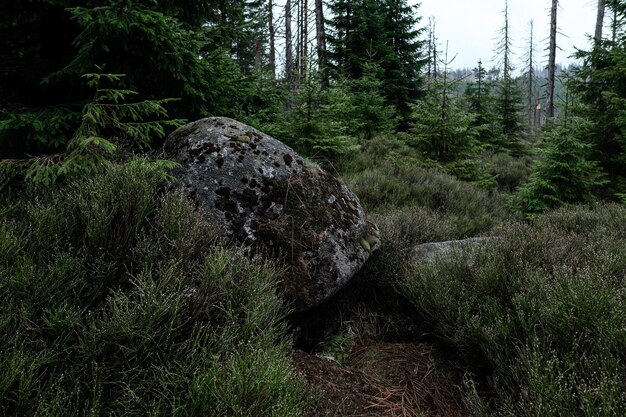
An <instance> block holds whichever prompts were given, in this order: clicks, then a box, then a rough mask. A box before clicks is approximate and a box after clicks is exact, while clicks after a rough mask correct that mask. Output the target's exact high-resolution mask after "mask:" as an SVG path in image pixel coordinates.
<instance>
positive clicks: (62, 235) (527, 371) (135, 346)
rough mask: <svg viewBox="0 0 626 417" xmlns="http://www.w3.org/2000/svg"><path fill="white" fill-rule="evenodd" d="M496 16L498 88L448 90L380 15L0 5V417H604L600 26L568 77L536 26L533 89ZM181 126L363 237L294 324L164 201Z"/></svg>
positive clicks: (607, 24)
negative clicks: (272, 142)
mask: <svg viewBox="0 0 626 417" xmlns="http://www.w3.org/2000/svg"><path fill="white" fill-rule="evenodd" d="M502 5H503V13H502V30H501V31H500V32H499V35H498V41H497V43H496V45H494V46H495V50H496V53H497V55H498V62H499V64H498V65H497V66H496V67H494V68H488V67H486V66H485V65H484V64H483V63H482V62H477V63H476V66H475V68H472V69H466V70H459V69H454V68H453V67H454V57H453V56H450V54H449V53H448V48H447V45H445V44H444V43H443V42H442V41H441V39H444V38H445V34H439V33H436V24H435V22H434V20H433V19H427V20H425V19H424V18H423V17H422V16H421V15H420V8H419V6H411V5H409V3H408V1H407V0H329V1H326V2H324V1H322V0H315V1H314V2H313V3H309V2H308V0H286V1H285V2H284V3H283V4H275V3H274V0H219V1H206V0H80V1H79V0H29V1H25V0H4V1H2V2H0V158H1V160H0V214H1V216H0V414H2V415H20V416H21V415H29V416H30V415H41V416H50V415H54V416H66V415H67V416H85V415H94V416H95V415H120V416H127V415H137V416H146V415H154V416H160V415H173V416H174V415H175V416H190V415H203V416H205V415H215V416H230V415H233V416H250V417H252V416H255V417H256V416H281V417H282V416H297V415H311V416H313V415H315V416H318V415H410V416H430V415H433V416H435V415H437V416H439V415H450V416H456V415H458V416H461V415H478V416H482V415H494V416H501V415H506V416H511V415H520V416H573V415H581V416H583V415H584V416H617V415H626V380H625V379H624V375H625V374H626V356H625V354H624V352H626V349H625V347H626V330H625V329H626V285H625V284H624V282H625V277H626V247H625V246H624V240H625V239H626V206H625V203H626V149H625V147H626V131H625V129H626V26H624V22H625V19H626V1H625V0H606V1H604V0H599V1H598V2H597V6H598V15H597V25H596V32H595V33H594V36H593V37H592V38H590V45H591V46H590V47H589V49H588V50H579V51H577V52H576V58H577V60H578V61H577V62H579V64H577V65H573V66H570V67H567V68H565V67H562V66H560V65H558V63H557V62H555V58H554V56H555V50H556V48H558V39H559V36H560V35H558V30H557V29H558V25H557V24H556V22H557V16H558V10H559V9H558V7H557V5H558V2H557V1H556V0H551V1H548V0H546V7H548V10H549V13H550V16H551V22H552V23H551V27H550V37H549V40H548V43H549V45H548V48H547V55H548V66H547V67H546V68H541V67H538V64H537V62H538V60H537V57H538V56H540V55H541V54H543V53H544V51H543V50H540V49H538V48H537V46H536V44H535V43H536V42H533V39H534V38H535V39H536V36H534V34H533V31H532V29H531V31H530V32H529V35H530V36H529V42H528V45H527V48H526V52H525V58H524V59H525V62H526V64H525V65H524V66H523V67H519V68H514V66H513V65H512V62H514V61H516V60H517V61H519V60H518V59H517V58H515V59H514V57H513V55H512V51H511V45H512V41H513V40H512V39H511V38H510V27H509V16H508V7H507V6H508V4H507V1H503V2H502ZM561 7H568V5H567V4H565V3H564V4H563V5H562V6H561ZM531 28H532V25H531ZM207 116H228V117H232V118H235V119H237V120H240V121H242V122H245V123H247V124H249V125H251V126H253V127H255V128H257V129H259V130H261V131H264V132H266V133H268V134H271V135H272V136H274V137H275V138H277V139H279V140H281V141H283V142H285V143H287V144H288V145H290V146H292V147H293V148H295V149H296V150H297V151H298V152H299V153H301V154H302V155H303V156H306V157H307V163H311V164H317V165H321V166H323V167H324V168H326V169H327V170H329V171H330V172H332V173H333V174H335V175H336V176H337V177H339V178H340V179H341V181H342V182H343V183H345V184H346V185H347V186H348V187H349V188H350V190H352V191H353V192H354V193H355V194H356V195H357V196H358V197H359V199H360V202H361V204H362V206H363V208H364V210H365V212H366V213H367V215H368V218H369V219H370V220H371V221H372V222H373V223H375V224H376V225H378V227H379V229H380V243H381V247H380V250H379V251H378V252H377V253H375V254H373V255H372V257H371V258H370V259H369V260H368V262H367V263H366V264H365V266H364V267H363V269H362V270H361V271H360V272H359V276H358V277H357V278H358V279H354V280H353V282H356V284H353V285H352V286H349V287H348V288H346V289H345V290H344V291H343V292H342V293H340V294H338V295H337V297H335V299H334V300H331V301H330V302H329V303H327V304H324V305H323V306H321V307H320V309H318V310H315V311H314V312H313V313H312V314H311V315H309V316H306V317H305V318H304V319H303V318H299V319H298V320H301V321H299V322H296V321H295V320H297V319H294V316H293V315H291V313H292V311H291V310H290V308H291V306H289V305H286V304H287V303H286V302H285V299H284V297H283V295H284V293H283V292H282V289H281V282H282V276H283V274H284V266H283V265H281V264H279V263H276V262H274V261H273V260H263V259H259V258H255V259H249V257H247V256H246V254H247V253H248V252H246V251H245V250H243V249H242V248H241V247H240V246H239V245H238V244H236V243H234V242H230V241H226V240H224V239H223V236H222V237H220V236H218V235H219V234H218V233H217V230H218V228H217V227H214V225H211V224H209V223H208V222H206V221H205V220H206V219H203V218H202V216H201V214H200V213H199V212H198V210H197V208H196V206H194V204H193V203H192V202H191V201H190V200H189V199H188V198H187V197H186V196H185V195H184V194H183V193H182V192H181V191H180V190H179V188H177V185H176V181H175V180H174V178H173V177H172V175H171V168H173V167H174V166H175V164H173V163H172V162H170V161H167V160H165V159H164V157H163V155H164V153H163V152H162V149H161V145H162V144H163V141H164V138H165V137H166V135H167V134H168V133H170V132H172V131H173V130H174V129H176V128H177V127H179V126H181V125H183V124H184V123H185V121H193V120H196V119H199V118H203V117H207ZM474 237H480V238H484V237H486V238H487V239H486V240H485V241H486V242H487V243H485V244H484V246H481V247H480V248H476V249H475V251H474V252H471V251H470V252H462V251H461V252H459V253H456V252H455V253H453V254H452V255H450V257H448V258H447V259H438V260H436V261H434V262H423V261H421V260H418V261H415V260H414V257H415V248H416V247H417V245H421V244H424V243H428V242H442V241H452V240H459V239H466V238H474ZM377 239H378V238H377ZM368 245H369V244H368ZM190 289H192V290H193V291H191V290H190ZM307 320H308V321H307ZM294 323H296V324H294ZM307 326H309V327H307ZM316 326H317V327H316ZM305 330H306V331H310V333H309V334H305V333H306V331H305ZM307 337H308V338H309V339H307ZM303 341H304V342H303ZM305 342H306V343H305ZM304 344H306V345H307V348H306V349H305V350H306V352H304V351H302V350H297V349H296V348H302V346H303V345H304ZM316 355H318V356H316ZM320 357H322V358H331V359H332V360H326V359H324V360H323V361H322V360H321V359H320ZM303 363H304V365H303ZM420 372H422V373H420ZM355 378H357V379H358V378H361V379H358V380H357V379H355ZM311 381H313V382H311ZM355 381H356V382H355ZM328 387H331V388H332V389H330V388H328ZM342 387H344V388H342ZM355 387H357V388H358V387H361V388H358V389H355ZM363 387H365V388H363Z"/></svg>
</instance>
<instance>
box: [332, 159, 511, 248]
mask: <svg viewBox="0 0 626 417" xmlns="http://www.w3.org/2000/svg"><path fill="white" fill-rule="evenodd" d="M344 180H345V182H346V183H347V184H348V187H349V188H350V189H351V190H352V191H353V192H354V193H355V194H356V195H357V196H358V197H359V199H360V200H361V203H362V204H363V206H364V207H365V210H366V211H369V212H379V213H383V212H386V211H390V210H392V209H394V208H401V207H411V206H416V207H424V208H427V209H430V210H433V211H437V212H438V213H440V215H441V216H442V217H443V218H445V219H447V220H448V221H450V222H451V223H452V224H453V225H454V229H455V234H456V235H457V236H460V237H463V236H473V235H476V234H480V233H484V232H487V231H489V230H490V229H491V228H492V227H493V226H495V225H496V224H498V222H500V221H502V220H503V219H506V218H507V213H506V210H505V208H504V204H503V202H502V201H501V199H500V198H499V196H498V195H497V194H494V193H491V192H489V191H486V190H484V189H481V188H479V187H477V186H476V185H473V184H469V183H467V182H463V181H459V180H457V179H455V178H454V177H452V176H450V175H447V174H443V173H441V172H438V171H436V170H431V169H424V168H420V167H415V166H409V165H407V164H396V165H394V164H391V163H389V162H381V163H380V164H379V165H378V166H376V167H374V168H369V169H366V170H364V171H362V172H359V173H355V174H349V175H346V176H344Z"/></svg>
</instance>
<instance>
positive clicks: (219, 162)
mask: <svg viewBox="0 0 626 417" xmlns="http://www.w3.org/2000/svg"><path fill="white" fill-rule="evenodd" d="M215 163H216V164H217V167H218V168H221V167H222V165H224V158H222V157H220V158H217V159H216V160H215Z"/></svg>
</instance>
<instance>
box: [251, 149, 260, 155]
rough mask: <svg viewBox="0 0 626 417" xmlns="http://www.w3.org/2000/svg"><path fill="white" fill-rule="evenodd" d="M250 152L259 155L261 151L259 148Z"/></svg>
mask: <svg viewBox="0 0 626 417" xmlns="http://www.w3.org/2000/svg"><path fill="white" fill-rule="evenodd" d="M252 153H253V154H255V155H261V151H259V150H256V151H253V152H252Z"/></svg>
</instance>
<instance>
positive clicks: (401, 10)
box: [328, 0, 427, 117]
mask: <svg viewBox="0 0 626 417" xmlns="http://www.w3.org/2000/svg"><path fill="white" fill-rule="evenodd" d="M329 7H330V10H331V12H332V14H333V18H332V19H331V20H330V21H329V22H328V23H329V29H330V31H329V35H328V46H329V51H328V58H329V67H330V70H331V76H332V77H333V78H334V79H340V78H341V77H342V76H346V77H348V78H350V79H358V78H360V77H362V76H363V74H364V68H365V66H366V65H367V64H376V65H378V66H379V67H380V68H381V69H382V73H381V76H380V77H381V78H380V79H381V81H382V83H383V91H384V94H385V97H386V99H387V102H388V103H389V104H392V105H394V106H395V107H396V108H397V109H398V111H399V112H400V114H401V115H402V116H403V117H407V116H408V113H409V104H410V103H411V101H413V100H415V99H416V98H418V97H419V96H420V91H421V89H420V86H421V76H420V71H421V68H422V67H423V66H425V65H426V63H427V59H425V58H423V57H422V56H421V49H422V47H423V44H424V43H423V41H421V40H419V39H418V38H419V35H420V33H421V29H417V28H416V25H417V23H418V22H419V18H418V17H416V14H415V11H416V8H415V7H412V6H409V5H408V4H407V2H406V0H359V1H356V2H354V1H348V0H338V1H336V2H333V3H331V4H330V5H329Z"/></svg>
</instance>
